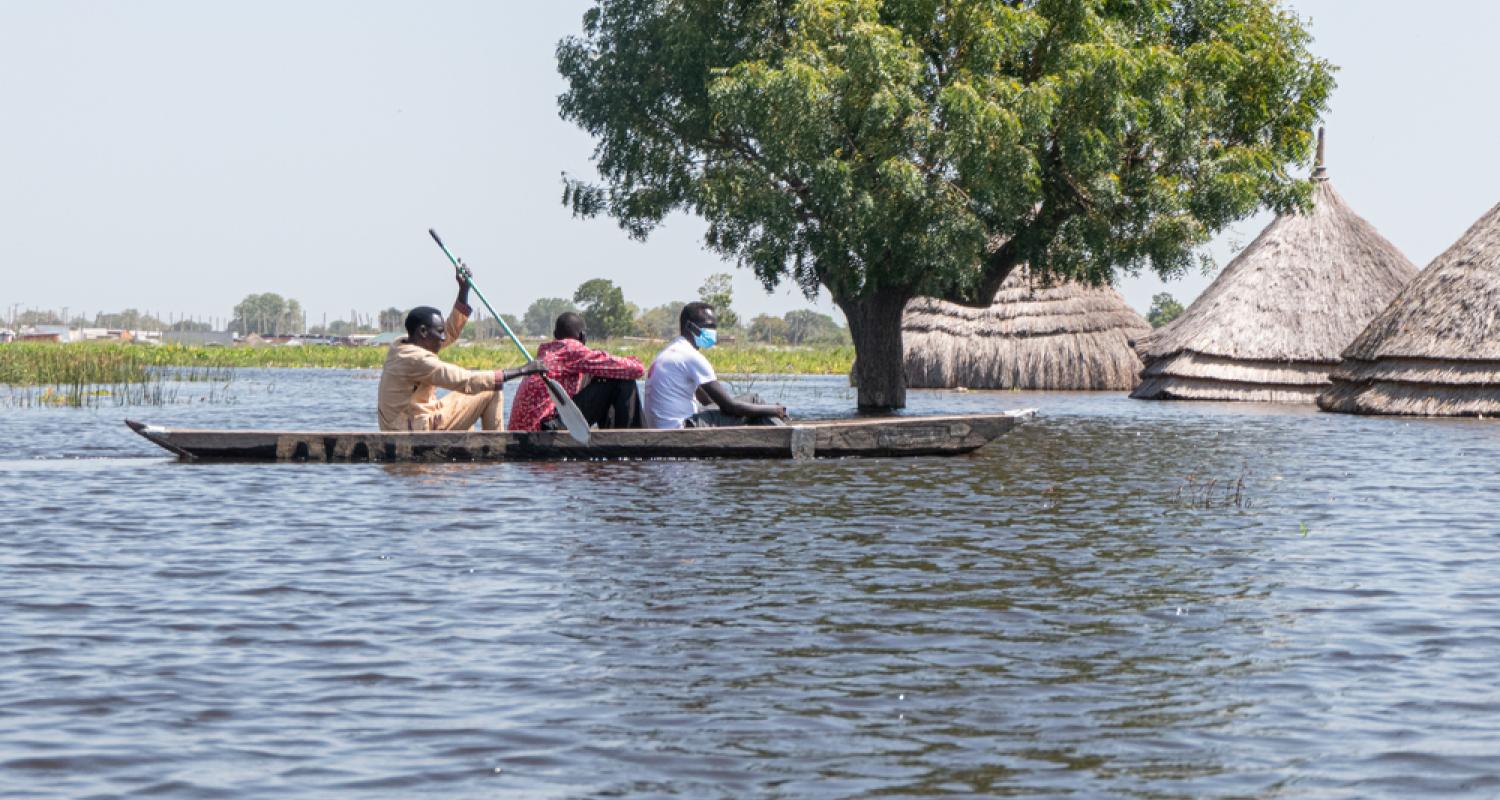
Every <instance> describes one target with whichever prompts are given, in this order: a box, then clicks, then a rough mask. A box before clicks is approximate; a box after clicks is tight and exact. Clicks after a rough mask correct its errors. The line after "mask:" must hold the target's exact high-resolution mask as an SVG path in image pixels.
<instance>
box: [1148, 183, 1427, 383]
mask: <svg viewBox="0 0 1500 800" xmlns="http://www.w3.org/2000/svg"><path fill="white" fill-rule="evenodd" d="M1416 273H1417V269H1416V267H1415V266H1413V265H1412V263H1411V262H1410V261H1408V260H1407V258H1406V256H1404V255H1402V254H1401V251H1399V250H1397V249H1396V246H1395V245H1393V244H1391V243H1390V242H1389V241H1387V240H1386V239H1385V237H1383V236H1381V235H1380V234H1379V233H1378V232H1376V230H1375V228H1374V227H1373V226H1372V225H1370V223H1368V222H1366V221H1365V220H1364V219H1362V218H1361V217H1360V216H1359V215H1357V214H1355V213H1354V211H1353V210H1352V209H1350V208H1349V206H1348V204H1346V203H1345V202H1344V200H1343V198H1342V197H1340V196H1339V194H1338V192H1336V191H1334V189H1333V186H1332V185H1331V184H1330V183H1329V182H1328V181H1327V179H1326V178H1324V177H1322V172H1321V170H1320V171H1319V173H1318V178H1317V180H1316V182H1315V185H1314V190H1313V208H1312V210H1311V211H1310V212H1308V213H1307V214H1289V215H1284V216H1280V217H1277V218H1276V220H1275V221H1274V222H1272V223H1271V224H1270V225H1269V226H1267V228H1266V229H1265V230H1264V231H1262V232H1261V234H1260V236H1258V237H1256V239H1255V241H1254V242H1252V243H1251V244H1250V246H1249V247H1247V248H1245V250H1244V251H1243V252H1241V253H1240V254H1239V255H1238V256H1236V257H1235V259H1234V260H1233V261H1231V262H1229V266H1227V267H1225V268H1224V271H1223V272H1222V273H1221V274H1220V275H1219V277H1218V278H1217V279H1215V280H1214V282H1213V284H1212V285H1210V286H1209V287H1208V289H1207V290H1205V291H1204V292H1203V294H1202V295H1200V296H1199V297H1198V299H1197V300H1195V301H1193V304H1192V305H1190V306H1188V309H1187V310H1186V311H1184V312H1183V314H1182V316H1180V317H1178V318H1177V319H1176V320H1173V322H1172V324H1171V325H1170V326H1167V327H1165V328H1163V329H1161V330H1159V331H1157V332H1156V334H1155V335H1154V336H1153V337H1152V338H1151V341H1150V343H1149V344H1148V345H1147V347H1146V352H1145V354H1144V355H1143V356H1142V361H1143V362H1144V363H1145V364H1146V368H1145V370H1143V372H1142V374H1141V384H1140V386H1138V387H1137V388H1136V390H1135V391H1134V392H1132V393H1131V397H1136V398H1141V399H1150V400H1243V401H1257V402H1272V403H1312V402H1314V401H1315V400H1316V399H1317V395H1318V393H1319V392H1321V391H1322V390H1323V389H1325V388H1327V386H1328V373H1329V372H1330V371H1332V369H1333V368H1334V366H1336V365H1337V364H1338V362H1339V356H1340V352H1341V351H1342V350H1343V349H1344V347H1345V346H1346V345H1347V344H1348V343H1349V342H1350V341H1353V339H1354V337H1355V336H1357V335H1358V334H1359V332H1360V331H1361V330H1363V329H1364V327H1365V325H1366V323H1368V322H1369V321H1370V320H1371V319H1373V318H1374V317H1375V315H1376V314H1378V313H1380V311H1381V309H1383V308H1385V306H1386V304H1387V303H1389V302H1390V301H1391V298H1393V297H1395V296H1396V293H1397V292H1398V291H1400V289H1401V287H1402V286H1403V285H1405V284H1406V282H1407V281H1409V280H1411V278H1412V277H1413V276H1414V275H1416Z"/></svg>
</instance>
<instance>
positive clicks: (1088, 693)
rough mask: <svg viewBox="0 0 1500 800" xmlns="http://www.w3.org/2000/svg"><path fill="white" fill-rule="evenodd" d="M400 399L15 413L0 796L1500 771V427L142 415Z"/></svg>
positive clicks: (805, 382)
mask: <svg viewBox="0 0 1500 800" xmlns="http://www.w3.org/2000/svg"><path fill="white" fill-rule="evenodd" d="M741 388H744V387H743V386H742V387H741ZM750 388H754V389H755V390H757V391H760V392H761V393H762V394H765V395H768V396H769V397H770V398H775V399H779V400H780V401H783V402H786V403H787V404H788V405H790V406H791V407H792V408H793V409H794V411H798V412H801V413H802V414H804V415H807V416H815V415H829V414H847V413H848V409H849V408H850V407H851V406H852V404H853V401H852V395H851V394H850V392H849V390H848V389H847V387H845V386H843V385H842V381H841V380H839V379H796V380H771V379H765V378H762V379H758V380H757V381H755V385H754V386H752V387H750ZM374 391H375V384H374V380H373V374H372V373H350V372H337V371H282V370H265V371H245V372H243V373H241V376H240V378H239V379H237V380H236V382H235V384H234V391H233V392H232V394H233V396H234V398H235V402H234V403H232V404H228V405H226V404H222V403H192V404H184V405H177V406H171V407H167V408H148V409H120V408H113V407H108V406H106V407H105V408H102V409H100V410H97V411H88V410H71V409H0V441H3V442H5V445H4V446H3V448H4V449H3V450H0V503H3V506H4V510H5V513H4V515H3V519H0V586H3V587H4V591H3V592H0V797H4V798H22V797H26V798H31V797H36V798H41V797H124V796H131V797H135V796H147V795H149V796H157V797H182V798H196V797H225V798H260V797H266V798H273V797H274V798H315V797H328V796H361V797H392V798H395V797H412V796H430V797H445V798H469V797H474V798H479V797H497V796H511V797H528V798H530V797H595V796H681V797H747V796H784V797H820V798H822V797H827V798H835V797H868V796H933V795H959V796H974V795H980V796H1007V795H1025V796H1059V797H1062V796H1077V797H1105V796H1108V797H1245V796H1285V797H1320V798H1321V797H1370V796H1389V797H1410V796H1413V795H1421V796H1436V795H1454V796H1464V795H1467V796H1479V797H1485V796H1495V795H1497V794H1500V688H1497V687H1500V666H1497V665H1500V578H1497V576H1500V563H1497V558H1496V555H1495V553H1496V550H1497V543H1500V541H1497V533H1500V524H1497V523H1496V509H1497V508H1500V502H1497V501H1500V490H1497V488H1496V482H1495V479H1494V475H1495V473H1496V467H1497V465H1500V427H1497V426H1496V425H1494V424H1493V423H1486V422H1477V421H1468V422H1465V421H1417V420H1400V419H1365V418H1356V417H1346V416H1336V415H1327V414H1319V413H1317V412H1315V411H1312V410H1308V409H1296V408H1293V409H1288V408H1278V407H1273V406H1258V405H1229V404H1226V405H1214V404H1157V403H1144V402H1137V401H1131V400H1128V399H1126V398H1124V397H1123V396H1118V395H1108V394H1094V395H1090V394H1059V393H984V392H970V393H955V392H915V393H913V395H912V397H911V401H912V407H911V408H910V409H908V413H914V414H932V413H948V412H969V411H996V410H1002V409H1007V408H1016V407H1037V408H1039V409H1040V411H1041V415H1040V417H1039V418H1038V419H1036V420H1035V421H1033V422H1031V423H1028V424H1026V425H1024V426H1022V427H1020V428H1018V429H1017V430H1016V431H1015V432H1014V433H1012V434H1010V435H1009V436H1007V437H1005V438H1004V439H1002V440H1001V441H1000V442H999V443H998V444H997V445H995V446H992V447H989V448H986V449H985V450H982V451H980V452H979V453H977V454H975V455H973V456H970V457H961V458H953V459H912V460H886V459H877V460H867V461H819V462H815V463H802V462H755V461H715V462H630V463H564V464H490V465H417V466H411V465H222V466H218V465H185V464H178V463H176V462H174V461H171V460H170V459H168V458H164V457H163V456H164V454H162V453H160V452H159V451H157V450H156V449H154V448H153V446H151V445H150V444H149V443H147V442H145V441H144V440H141V439H139V438H137V437H135V436H134V435H133V434H131V433H130V432H129V431H128V430H126V428H125V427H124V425H123V424H122V423H121V420H122V419H123V418H124V417H126V416H132V417H136V416H139V417H144V418H145V419H146V420H147V421H150V422H154V423H158V424H166V425H178V426H205V427H207V426H212V427H257V426H258V427H307V428H342V429H349V428H364V427H369V426H371V425H372V424H373V410H372V408H371V405H372V402H373V395H374Z"/></svg>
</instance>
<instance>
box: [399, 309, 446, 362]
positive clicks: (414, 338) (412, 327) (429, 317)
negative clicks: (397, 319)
mask: <svg viewBox="0 0 1500 800" xmlns="http://www.w3.org/2000/svg"><path fill="white" fill-rule="evenodd" d="M445 329H446V326H445V325H444V324H443V312H441V311H439V310H437V309H435V308H433V307H432V306H417V307H416V308H414V309H412V310H411V311H409V312H407V314H406V338H407V339H408V340H409V341H410V342H411V343H412V344H414V345H416V346H418V347H421V348H423V349H425V350H428V351H430V352H433V353H436V352H437V351H439V350H441V349H443V342H444V339H445V337H446V335H447V334H446V332H445Z"/></svg>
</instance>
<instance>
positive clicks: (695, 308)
mask: <svg viewBox="0 0 1500 800" xmlns="http://www.w3.org/2000/svg"><path fill="white" fill-rule="evenodd" d="M717 323H718V320H717V318H716V317H715V315H714V307H713V306H711V305H709V304H708V303H688V304H687V305H685V306H683V307H682V314H681V315H679V316H678V317H677V329H678V330H679V331H681V332H682V335H683V336H686V337H687V338H689V339H691V338H693V337H694V336H697V335H698V332H699V331H701V330H703V329H704V328H713V327H717Z"/></svg>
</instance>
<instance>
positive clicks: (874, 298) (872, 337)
mask: <svg viewBox="0 0 1500 800" xmlns="http://www.w3.org/2000/svg"><path fill="white" fill-rule="evenodd" d="M909 299H911V293H910V292H906V291H900V290H893V289H886V290H882V291H879V292H876V293H875V294H873V295H871V296H868V297H855V298H850V299H847V300H836V301H835V302H837V303H838V306H839V308H841V309H843V311H844V317H845V318H847V319H848V320H849V335H850V336H852V337H853V338H854V382H855V383H856V384H857V385H858V387H859V408H860V410H861V411H888V410H891V409H896V408H905V407H906V353H905V352H904V351H903V349H902V343H901V312H902V311H904V310H905V309H906V301H907V300H909Z"/></svg>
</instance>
